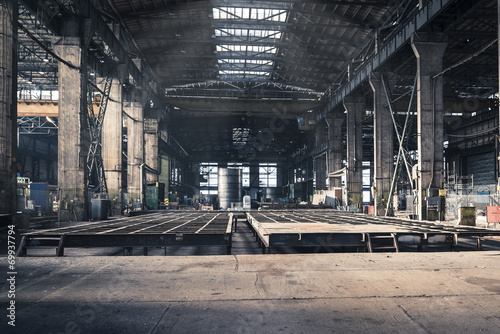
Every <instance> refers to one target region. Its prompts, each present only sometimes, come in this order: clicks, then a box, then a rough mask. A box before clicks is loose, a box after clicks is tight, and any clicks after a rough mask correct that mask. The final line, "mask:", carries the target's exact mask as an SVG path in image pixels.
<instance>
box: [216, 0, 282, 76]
mask: <svg viewBox="0 0 500 334" xmlns="http://www.w3.org/2000/svg"><path fill="white" fill-rule="evenodd" d="M212 12H213V16H212V17H213V19H214V20H235V24H231V27H227V28H215V29H214V36H215V41H216V52H217V53H219V57H220V58H219V59H218V60H217V64H218V65H219V67H220V69H219V75H220V76H221V77H228V78H235V79H236V80H237V79H240V78H256V77H258V78H260V77H263V76H270V75H271V70H272V69H273V68H274V64H275V62H274V60H269V59H259V58H253V59H252V58H251V57H262V56H264V57H265V55H276V54H277V52H278V48H277V47H276V46H275V45H273V42H276V41H278V40H279V39H281V37H282V34H283V33H282V31H280V30H277V29H276V28H274V29H270V30H266V29H249V28H247V27H245V28H244V27H239V26H238V23H237V22H236V20H246V21H249V22H252V21H255V22H256V23H258V22H259V21H272V22H285V21H286V20H287V16H288V11H287V10H283V9H266V8H251V7H229V6H228V7H215V8H213V10H212ZM245 23H246V24H248V22H245ZM227 38H234V39H230V40H231V44H229V43H227V42H224V39H226V40H227ZM240 40H241V43H240ZM233 41H234V42H237V44H233ZM261 41H263V42H266V44H268V45H255V44H256V43H255V42H261ZM263 44H264V43H263ZM229 54H230V56H229ZM229 57H231V58H229ZM239 57H241V58H239Z"/></svg>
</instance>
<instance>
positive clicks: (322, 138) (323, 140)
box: [314, 120, 328, 190]
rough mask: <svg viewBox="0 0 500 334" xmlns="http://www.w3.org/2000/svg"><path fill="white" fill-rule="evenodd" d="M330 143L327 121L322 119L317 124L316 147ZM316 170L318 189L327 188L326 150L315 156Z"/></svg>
mask: <svg viewBox="0 0 500 334" xmlns="http://www.w3.org/2000/svg"><path fill="white" fill-rule="evenodd" d="M325 144H328V142H327V136H326V123H325V121H324V120H321V121H320V122H318V123H317V124H316V148H320V147H322V146H324V145H325ZM314 171H315V172H316V190H326V151H325V152H324V153H323V154H321V155H319V156H316V157H314Z"/></svg>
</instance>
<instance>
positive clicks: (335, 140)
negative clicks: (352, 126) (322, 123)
mask: <svg viewBox="0 0 500 334" xmlns="http://www.w3.org/2000/svg"><path fill="white" fill-rule="evenodd" d="M345 118H346V116H345V114H343V113H335V114H328V115H327V116H326V118H325V119H326V124H327V125H328V171H327V173H328V174H330V173H334V172H336V171H339V170H341V169H342V167H343V166H342V161H343V159H344V152H343V150H342V125H343V123H344V121H345ZM340 187H342V179H341V178H340V177H329V188H330V190H333V189H334V188H340Z"/></svg>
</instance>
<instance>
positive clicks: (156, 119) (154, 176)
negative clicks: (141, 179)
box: [144, 109, 161, 184]
mask: <svg viewBox="0 0 500 334" xmlns="http://www.w3.org/2000/svg"><path fill="white" fill-rule="evenodd" d="M160 119H161V110H160V109H149V110H147V111H146V113H145V119H144V144H145V145H144V146H145V149H146V151H145V152H144V154H145V161H146V165H148V167H149V168H148V169H150V170H149V172H147V173H146V183H148V184H149V183H156V182H158V171H159V169H160V167H159V166H160V163H159V159H160V147H159V139H160V132H159V127H160ZM153 171H154V172H153Z"/></svg>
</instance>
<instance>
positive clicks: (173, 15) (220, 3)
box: [18, 0, 498, 160]
mask: <svg viewBox="0 0 500 334" xmlns="http://www.w3.org/2000/svg"><path fill="white" fill-rule="evenodd" d="M424 12H425V13H432V16H430V14H429V15H427V16H425V17H422V15H421V14H422V13H424ZM71 18H83V19H91V20H92V22H93V23H92V24H93V28H94V31H95V34H94V35H93V36H92V38H91V40H90V41H89V51H90V52H89V59H88V64H89V68H90V73H91V75H92V74H95V75H102V73H104V72H105V71H106V70H107V69H108V68H109V67H111V66H112V65H113V64H115V63H122V64H125V65H126V66H128V68H129V73H130V75H129V76H128V78H129V80H128V81H127V82H125V85H126V86H128V87H133V86H147V89H148V90H150V91H151V92H152V96H154V98H152V100H154V101H155V103H156V104H158V103H161V104H163V105H165V106H167V108H169V110H170V112H171V116H172V117H171V122H172V123H171V124H172V127H171V129H172V134H173V135H174V136H175V137H177V138H179V143H180V144H181V146H185V148H186V151H187V152H188V153H190V154H191V153H193V154H194V155H195V156H197V158H193V159H194V160H197V159H198V158H199V159H201V156H199V155H197V154H196V153H195V151H196V150H199V151H204V152H205V154H204V158H206V159H208V160H210V157H211V156H214V160H217V159H222V157H223V156H224V155H228V154H229V157H230V158H231V157H232V158H234V159H236V160H242V159H246V158H247V157H246V156H245V155H244V154H243V155H241V154H240V155H238V154H235V151H238V148H237V147H236V146H235V145H234V143H233V132H234V129H237V128H244V129H248V131H249V132H248V133H249V136H248V138H249V140H250V139H252V138H253V139H254V140H255V138H257V137H258V136H259V133H262V131H263V130H265V129H267V128H269V127H279V128H280V129H283V130H282V131H274V132H273V136H272V138H271V139H270V140H269V142H266V147H262V151H259V154H262V155H263V156H265V158H264V159H271V158H273V157H279V156H280V155H284V156H286V158H288V159H289V158H290V157H291V156H292V155H293V152H294V151H296V150H297V149H300V148H301V147H303V145H305V144H307V137H311V133H307V132H304V129H299V128H298V127H297V126H296V120H295V118H296V117H297V116H303V117H304V116H309V115H311V116H314V117H312V118H316V119H321V118H322V117H324V116H325V115H326V113H329V112H332V111H333V110H334V109H336V108H337V109H338V108H339V107H340V108H341V107H342V106H341V104H340V105H339V103H338V101H341V100H342V99H341V98H342V96H344V95H343V94H344V93H347V92H352V91H357V92H360V93H361V94H364V95H366V96H370V95H371V89H370V87H369V86H368V85H367V82H366V78H365V77H363V76H362V73H363V71H365V69H366V68H368V67H367V66H371V65H370V64H373V62H371V63H370V61H372V60H373V59H381V57H383V56H384V57H385V58H384V59H383V61H381V62H380V63H377V64H378V65H377V68H376V70H379V71H390V72H394V73H396V79H397V84H396V86H395V89H394V92H393V97H394V99H395V100H398V99H402V100H404V98H405V96H407V95H408V92H409V91H411V87H412V85H413V82H414V81H413V80H414V76H415V71H416V65H415V56H414V54H413V52H412V50H411V47H410V45H409V44H410V43H409V40H407V39H402V38H401V36H402V34H404V33H405V29H407V27H409V26H411V25H412V24H413V25H414V26H418V28H419V29H420V30H423V31H428V32H444V33H447V35H448V39H449V44H448V48H447V51H446V53H445V56H444V68H445V69H446V70H445V73H444V74H443V76H444V83H445V86H444V90H445V104H446V103H447V102H448V104H449V105H452V106H455V107H456V106H459V107H456V108H455V109H460V112H461V113H462V114H467V112H468V111H467V110H468V109H467V108H468V107H467V103H474V101H475V102H476V104H477V103H478V104H480V105H481V106H483V105H484V106H486V107H488V106H489V107H493V106H494V105H495V99H494V97H495V94H497V92H498V70H497V68H498V51H497V49H496V45H497V28H498V22H497V20H498V19H497V1H494V0H474V1H465V0H453V1H452V0H448V1H445V0H441V1H437V0H436V1H417V0H406V1H380V0H358V1H348V0H331V1H325V0H305V1H299V0H277V1H270V0H268V1H266V0H236V1H228V0H210V1H208V0H201V1H195V0H88V1H74V0H41V1H35V0H21V1H20V13H19V23H20V26H19V47H18V49H19V59H18V62H19V71H18V87H19V90H20V91H21V93H20V96H21V97H22V96H24V95H22V94H25V95H26V94H27V95H29V96H27V97H26V99H29V98H33V96H32V95H33V92H35V93H37V94H38V95H41V94H43V91H52V92H54V91H56V90H57V80H58V78H57V62H58V61H61V59H57V57H56V56H55V55H54V53H53V52H52V41H53V38H54V37H55V36H58V35H60V34H61V27H62V21H64V20H66V19H71ZM112 26H113V27H120V29H119V31H120V33H119V34H117V37H111V36H110V34H111V35H112V34H113V33H112V32H111V31H113V30H115V29H114V28H113V29H111V28H109V27H112ZM108 30H109V31H108ZM398 41H400V42H401V43H400V44H398V45H400V46H399V47H398V48H397V49H395V50H392V49H391V48H392V45H393V44H392V43H395V44H397V43H398ZM386 50H389V51H388V52H387V54H385V53H384V54H382V52H386ZM374 57H375V58H374ZM138 59H139V60H141V66H140V70H139V69H138V68H137V67H135V66H134V65H133V64H135V62H136V61H137V60H138ZM358 79H359V80H358ZM346 87H347V88H346ZM23 92H24V93H23ZM55 94H56V93H55ZM35 95H36V94H35ZM21 99H22V98H21ZM471 101H472V102H471ZM464 106H465V107H464ZM469 109H470V108H469ZM449 111H453V108H452V107H450V108H449ZM214 118H215V120H214ZM191 119H196V120H195V121H193V122H191V123H190V120H191ZM276 119H279V122H278V123H279V124H277V125H276V124H275V125H273V124H272V122H274V121H275V120H276ZM176 122H177V123H176ZM215 123H217V124H215ZM283 123H287V124H286V126H285V127H284V128H283V127H281V125H280V124H283ZM176 124H178V125H179V126H176ZM206 124H210V125H212V124H213V125H214V126H218V127H217V128H214V129H208V128H207V126H205V125H206ZM213 131H219V133H218V135H216V136H214V135H213V134H211V133H212V132H213ZM259 131H260V132H259ZM308 134H309V135H308ZM208 137H210V138H211V139H210V140H207V138H208ZM291 137H292V138H294V140H292V142H290V138H291ZM182 138H186V139H185V140H184V139H182ZM199 143H204V144H203V145H200V144H199Z"/></svg>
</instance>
